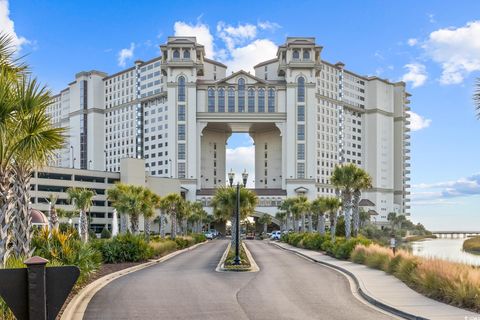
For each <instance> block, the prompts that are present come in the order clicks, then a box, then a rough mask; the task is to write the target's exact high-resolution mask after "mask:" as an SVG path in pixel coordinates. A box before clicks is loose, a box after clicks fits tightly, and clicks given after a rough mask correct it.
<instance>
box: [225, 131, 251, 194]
mask: <svg viewBox="0 0 480 320" xmlns="http://www.w3.org/2000/svg"><path fill="white" fill-rule="evenodd" d="M225 162H226V165H225V169H226V172H225V181H226V182H227V183H228V172H230V170H232V171H233V172H234V173H235V180H234V183H235V184H236V183H237V182H239V183H241V184H242V183H243V182H242V173H243V172H244V170H246V171H247V173H248V179H247V188H254V187H255V144H254V143H253V139H252V138H251V137H250V135H249V134H248V133H243V132H241V133H240V132H234V133H232V135H231V136H230V137H229V138H228V140H227V148H226V161H225Z"/></svg>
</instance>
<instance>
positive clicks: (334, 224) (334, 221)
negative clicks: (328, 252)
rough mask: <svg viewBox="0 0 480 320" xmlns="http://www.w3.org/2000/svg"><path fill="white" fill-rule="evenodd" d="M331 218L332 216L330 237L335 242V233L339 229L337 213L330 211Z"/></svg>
mask: <svg viewBox="0 0 480 320" xmlns="http://www.w3.org/2000/svg"><path fill="white" fill-rule="evenodd" d="M329 218H330V237H331V239H332V242H334V241H335V233H336V231H337V213H336V212H335V213H334V212H330V215H329Z"/></svg>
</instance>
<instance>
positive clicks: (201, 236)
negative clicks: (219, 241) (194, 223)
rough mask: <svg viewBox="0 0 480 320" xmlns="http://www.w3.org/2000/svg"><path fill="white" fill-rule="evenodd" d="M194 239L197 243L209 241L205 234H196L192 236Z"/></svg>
mask: <svg viewBox="0 0 480 320" xmlns="http://www.w3.org/2000/svg"><path fill="white" fill-rule="evenodd" d="M192 237H193V241H194V242H195V243H200V242H204V241H207V237H205V235H204V234H203V233H194V234H192Z"/></svg>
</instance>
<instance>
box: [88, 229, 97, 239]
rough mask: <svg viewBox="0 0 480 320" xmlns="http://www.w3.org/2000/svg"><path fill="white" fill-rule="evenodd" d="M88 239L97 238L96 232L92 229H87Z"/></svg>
mask: <svg viewBox="0 0 480 320" xmlns="http://www.w3.org/2000/svg"><path fill="white" fill-rule="evenodd" d="M88 239H89V240H94V239H98V238H97V234H96V233H95V231H93V230H92V229H90V230H88Z"/></svg>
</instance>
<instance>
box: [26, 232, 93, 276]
mask: <svg viewBox="0 0 480 320" xmlns="http://www.w3.org/2000/svg"><path fill="white" fill-rule="evenodd" d="M32 247H34V248H35V252H34V254H35V255H37V256H40V257H43V258H45V259H48V260H50V264H56V265H75V266H77V267H78V268H79V269H80V277H79V279H78V281H77V284H82V283H83V282H84V281H86V280H87V279H88V277H89V276H90V275H91V274H92V273H94V272H95V271H96V270H97V269H98V268H99V267H100V264H101V262H102V256H101V255H100V253H99V251H97V250H96V249H95V248H94V247H92V244H84V243H82V242H81V241H80V240H78V238H77V234H76V233H63V232H60V231H58V230H55V229H54V230H51V231H49V230H48V229H43V230H40V231H39V232H37V234H36V235H35V236H34V237H33V239H32Z"/></svg>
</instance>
